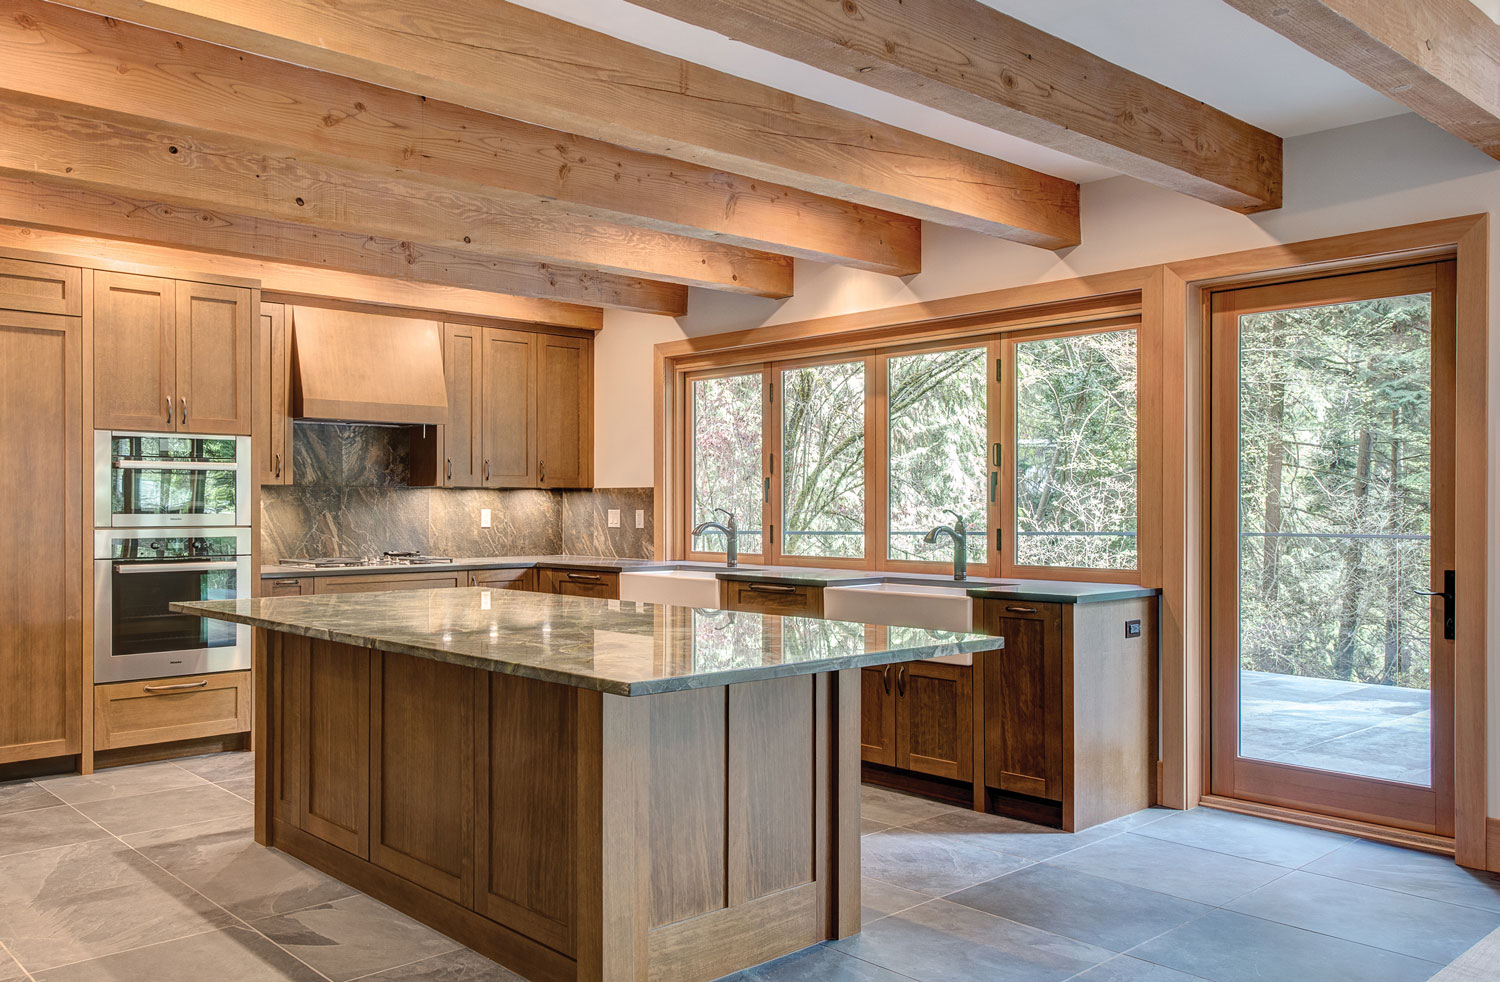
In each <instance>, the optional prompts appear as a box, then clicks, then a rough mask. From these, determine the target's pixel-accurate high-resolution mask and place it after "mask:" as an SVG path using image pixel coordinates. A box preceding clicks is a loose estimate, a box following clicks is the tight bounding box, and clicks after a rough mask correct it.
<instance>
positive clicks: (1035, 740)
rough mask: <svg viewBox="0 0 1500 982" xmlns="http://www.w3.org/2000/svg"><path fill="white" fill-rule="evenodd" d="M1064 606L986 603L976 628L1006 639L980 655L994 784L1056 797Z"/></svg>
mask: <svg viewBox="0 0 1500 982" xmlns="http://www.w3.org/2000/svg"><path fill="white" fill-rule="evenodd" d="M1062 616H1063V611H1062V608H1061V605H1059V604H1043V603H1037V604H1012V603H999V602H992V603H990V604H989V605H988V607H987V608H986V612H985V614H984V616H983V618H982V619H983V624H982V627H981V629H982V630H983V631H984V632H985V633H986V634H998V635H1000V636H1002V637H1004V638H1005V650H1004V651H1000V652H995V653H993V654H988V655H984V656H982V657H983V658H984V686H985V690H984V705H985V724H984V769H985V783H986V784H988V785H989V786H990V787H992V788H998V789H1000V790H1002V791H1011V792H1015V793H1017V794H1024V795H1029V796H1031V797H1034V798H1047V799H1050V800H1053V801H1058V800H1061V798H1062V780H1063V720H1062V709H1063V689H1062V685H1063V637H1062Z"/></svg>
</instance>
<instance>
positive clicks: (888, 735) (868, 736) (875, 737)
mask: <svg viewBox="0 0 1500 982" xmlns="http://www.w3.org/2000/svg"><path fill="white" fill-rule="evenodd" d="M895 674H896V666H895V665H882V666H881V667H880V668H862V669H860V673H859V691H860V699H859V743H860V756H861V758H862V759H863V760H865V761H867V762H868V763H871V764H884V765H885V766H887V767H894V766H896V687H895V682H894V676H895Z"/></svg>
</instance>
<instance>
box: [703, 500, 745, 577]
mask: <svg viewBox="0 0 1500 982" xmlns="http://www.w3.org/2000/svg"><path fill="white" fill-rule="evenodd" d="M714 511H716V512H718V513H720V514H721V515H724V516H725V518H727V519H728V521H726V522H725V523H724V524H722V525H721V524H719V523H718V522H699V523H698V524H697V525H695V526H694V527H693V534H694V535H702V534H703V533H704V532H709V531H713V530H715V529H717V530H718V531H720V532H723V533H724V538H725V539H727V540H728V545H727V546H726V548H725V550H724V552H725V558H726V559H727V560H728V565H730V566H738V565H739V564H740V542H739V540H740V527H739V526H738V525H736V524H735V523H734V512H732V511H725V510H724V509H722V508H715V509H714Z"/></svg>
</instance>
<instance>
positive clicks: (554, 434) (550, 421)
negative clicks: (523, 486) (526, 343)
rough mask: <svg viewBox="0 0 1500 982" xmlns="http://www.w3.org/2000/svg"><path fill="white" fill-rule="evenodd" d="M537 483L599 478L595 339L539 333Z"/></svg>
mask: <svg viewBox="0 0 1500 982" xmlns="http://www.w3.org/2000/svg"><path fill="white" fill-rule="evenodd" d="M536 377H537V417H536V418H537V481H536V483H537V486H538V487H543V488H584V487H588V486H589V485H591V484H593V482H594V365H593V343H592V342H590V341H586V340H584V339H583V338H570V337H560V336H557V335H552V334H541V335H537V341H536Z"/></svg>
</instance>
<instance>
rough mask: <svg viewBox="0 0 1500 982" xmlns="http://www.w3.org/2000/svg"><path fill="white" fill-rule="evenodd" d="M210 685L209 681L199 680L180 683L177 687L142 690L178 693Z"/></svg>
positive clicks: (156, 686) (152, 686)
mask: <svg viewBox="0 0 1500 982" xmlns="http://www.w3.org/2000/svg"><path fill="white" fill-rule="evenodd" d="M207 684H208V679H199V680H198V681H196V682H178V683H177V684H176V685H147V686H143V687H142V688H143V689H144V691H146V692H177V691H179V690H181V689H201V688H203V687H204V686H205V685H207Z"/></svg>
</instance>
